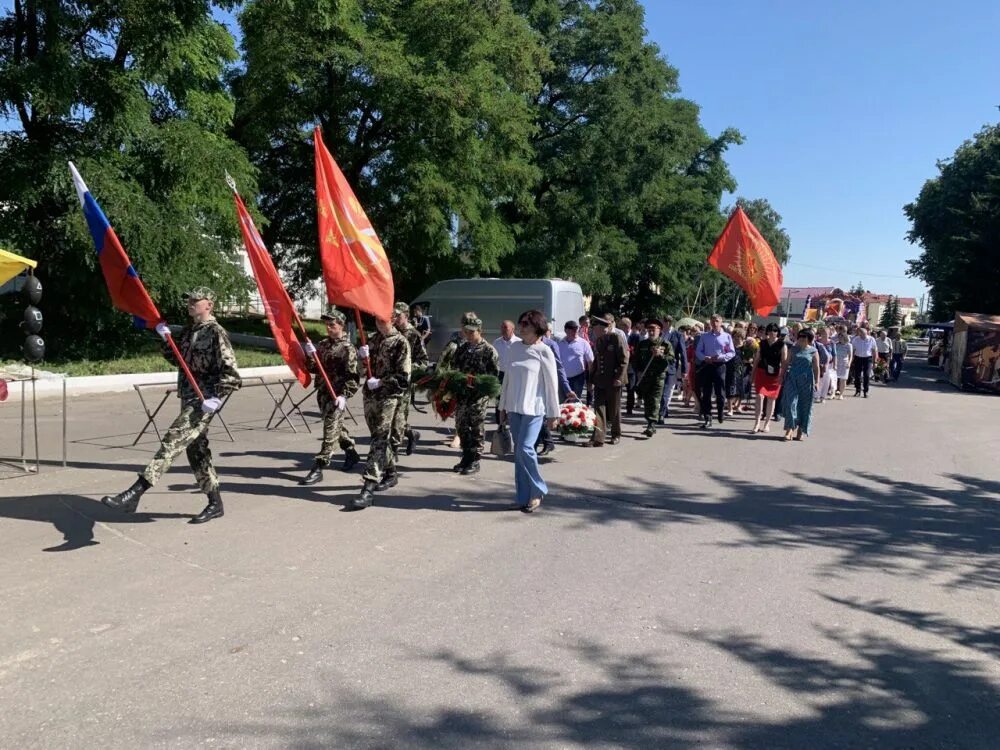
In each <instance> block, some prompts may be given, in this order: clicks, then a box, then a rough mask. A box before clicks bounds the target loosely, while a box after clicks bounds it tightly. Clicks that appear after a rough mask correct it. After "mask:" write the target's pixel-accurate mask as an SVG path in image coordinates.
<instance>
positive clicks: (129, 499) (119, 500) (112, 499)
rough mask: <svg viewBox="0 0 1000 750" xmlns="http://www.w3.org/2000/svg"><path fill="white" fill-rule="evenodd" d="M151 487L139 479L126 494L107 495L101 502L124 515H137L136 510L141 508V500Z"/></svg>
mask: <svg viewBox="0 0 1000 750" xmlns="http://www.w3.org/2000/svg"><path fill="white" fill-rule="evenodd" d="M150 486H151V485H150V484H149V482H147V481H146V480H145V479H143V478H142V477H139V478H138V479H136V480H135V484H133V485H132V486H131V487H129V488H128V489H127V490H125V491H124V492H119V493H118V494H117V495H106V496H105V497H102V498H101V502H102V503H104V504H105V505H107V506H108V507H109V508H111V509H112V510H120V511H121V512H122V513H135V509H136V508H138V507H139V498H141V497H142V493H143V492H145V491H146V490H148V489H149V488H150Z"/></svg>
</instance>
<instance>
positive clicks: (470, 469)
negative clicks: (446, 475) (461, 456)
mask: <svg viewBox="0 0 1000 750" xmlns="http://www.w3.org/2000/svg"><path fill="white" fill-rule="evenodd" d="M479 468H480V467H479V456H477V455H475V454H473V455H472V460H471V461H470V462H469V463H468V464H467V465H466V467H465V468H464V469H462V471H461V474H462V476H465V477H467V476H469V474H478V473H479Z"/></svg>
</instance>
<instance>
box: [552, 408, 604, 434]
mask: <svg viewBox="0 0 1000 750" xmlns="http://www.w3.org/2000/svg"><path fill="white" fill-rule="evenodd" d="M596 424H597V415H596V414H595V413H594V410H593V409H591V408H590V407H588V406H586V405H584V404H581V403H566V404H563V405H562V406H561V407H560V408H559V432H560V434H561V435H562V436H563V438H565V439H567V440H574V439H580V438H586V437H589V436H590V434H591V433H592V432H593V431H594V426H595V425H596Z"/></svg>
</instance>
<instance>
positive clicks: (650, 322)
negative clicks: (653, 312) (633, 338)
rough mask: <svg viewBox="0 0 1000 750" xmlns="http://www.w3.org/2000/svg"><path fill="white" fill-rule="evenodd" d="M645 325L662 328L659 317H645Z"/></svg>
mask: <svg viewBox="0 0 1000 750" xmlns="http://www.w3.org/2000/svg"><path fill="white" fill-rule="evenodd" d="M645 325H647V326H656V327H657V328H663V321H662V320H660V319H659V318H646V321H645Z"/></svg>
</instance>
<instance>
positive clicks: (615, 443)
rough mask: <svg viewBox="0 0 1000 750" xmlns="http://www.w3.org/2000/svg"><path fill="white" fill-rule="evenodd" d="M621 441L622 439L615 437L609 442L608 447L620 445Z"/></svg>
mask: <svg viewBox="0 0 1000 750" xmlns="http://www.w3.org/2000/svg"><path fill="white" fill-rule="evenodd" d="M621 441H622V439H621V438H620V437H613V438H611V439H610V440H608V445H618V443H620V442H621Z"/></svg>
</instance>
